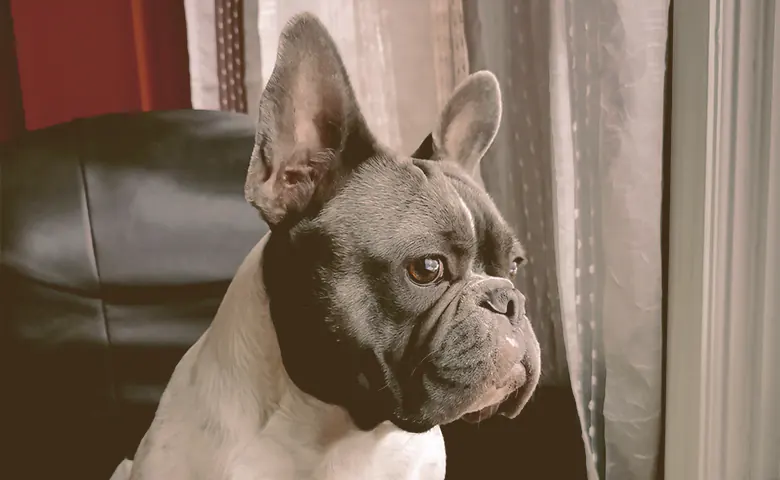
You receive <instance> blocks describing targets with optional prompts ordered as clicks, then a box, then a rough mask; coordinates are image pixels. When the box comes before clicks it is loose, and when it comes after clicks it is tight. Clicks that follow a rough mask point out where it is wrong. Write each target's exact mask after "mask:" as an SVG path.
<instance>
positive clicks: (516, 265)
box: [509, 258, 525, 278]
mask: <svg viewBox="0 0 780 480" xmlns="http://www.w3.org/2000/svg"><path fill="white" fill-rule="evenodd" d="M524 264H525V259H524V258H516V259H514V260H513V261H512V264H511V265H509V276H510V277H511V278H514V277H515V276H516V275H517V270H518V269H519V268H520V265H524Z"/></svg>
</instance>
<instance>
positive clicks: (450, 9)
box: [184, 0, 469, 153]
mask: <svg viewBox="0 0 780 480" xmlns="http://www.w3.org/2000/svg"><path fill="white" fill-rule="evenodd" d="M184 6H185V11H186V18H187V44H188V50H189V63H190V86H191V92H192V106H193V108H196V109H211V110H227V111H235V112H246V113H249V114H252V115H255V114H256V112H255V109H256V108H257V105H258V103H259V97H260V94H261V92H262V89H263V86H264V81H265V80H266V79H268V77H269V76H270V74H271V71H272V70H273V67H274V62H275V60H276V49H277V46H278V45H277V44H278V39H279V34H280V33H281V29H282V28H283V27H284V25H285V23H286V22H287V21H288V20H289V18H290V17H291V16H293V15H295V14H296V13H299V12H301V11H310V12H312V13H314V14H316V15H318V16H319V17H320V19H321V20H322V21H323V23H325V25H326V26H327V27H328V29H329V30H330V32H331V34H332V35H333V37H334V39H335V41H336V43H337V45H338V46H339V48H340V50H341V53H342V56H343V59H344V62H345V64H346V67H347V70H348V71H349V72H350V76H351V79H352V82H353V85H354V87H355V90H356V94H357V96H358V100H359V102H360V105H361V108H362V110H363V113H364V115H365V117H366V119H367V120H368V122H369V124H370V125H371V128H372V129H373V131H374V132H375V133H376V135H377V137H378V138H379V139H380V140H382V141H384V142H385V143H386V144H387V145H388V146H390V147H393V148H397V149H399V150H400V151H404V152H407V153H411V152H412V151H413V150H414V149H415V148H416V147H417V145H418V144H419V142H420V141H421V140H422V138H424V136H425V135H427V133H428V132H429V131H430V129H431V128H432V127H433V123H434V121H435V118H436V115H437V114H438V111H439V109H440V107H441V106H442V105H443V104H444V102H445V101H446V100H447V98H448V97H449V95H450V93H451V92H452V89H453V88H454V87H455V85H457V83H459V82H460V81H461V80H462V79H463V78H465V76H466V75H467V74H468V71H469V67H468V55H467V53H466V44H465V38H464V33H463V11H462V10H463V9H462V2H461V0H426V1H420V0H214V1H202V0H185V2H184Z"/></svg>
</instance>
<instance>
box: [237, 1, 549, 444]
mask: <svg viewBox="0 0 780 480" xmlns="http://www.w3.org/2000/svg"><path fill="white" fill-rule="evenodd" d="M500 117H501V99H500V92H499V87H498V83H497V81H496V79H495V77H494V76H493V75H492V74H491V73H488V72H479V73H475V74H473V75H471V76H470V77H468V79H466V80H465V81H464V82H463V83H462V84H461V85H460V86H459V87H458V88H457V89H456V91H455V92H454V93H453V95H452V98H451V99H450V100H449V102H448V103H447V105H446V106H445V108H444V109H443V111H442V112H441V114H440V116H439V119H438V122H437V124H436V125H435V127H434V129H433V132H432V133H431V134H430V135H429V136H428V137H427V138H426V139H425V140H424V141H423V143H422V145H421V146H420V148H419V149H418V150H417V152H415V153H414V154H413V155H412V156H411V157H409V156H404V155H399V154H396V153H393V152H391V151H389V150H388V149H387V148H385V147H383V146H382V145H381V144H380V143H379V142H378V141H376V140H375V139H374V137H373V135H372V134H371V132H370V131H369V129H368V127H367V125H366V122H365V120H364V118H363V116H362V115H361V113H360V109H359V108H358V105H357V102H356V100H355V97H354V94H353V91H352V87H351V85H350V82H349V79H348V77H347V72H346V71H345V69H344V66H343V64H342V62H341V59H340V57H339V53H338V51H337V49H336V46H335V45H334V42H333V40H332V39H331V37H330V36H329V35H328V33H327V31H326V30H325V28H324V27H323V25H322V24H321V23H320V22H319V21H318V20H317V19H316V18H315V17H313V16H311V15H309V14H302V15H299V16H297V17H295V18H294V19H293V20H292V21H291V22H290V23H289V24H288V25H287V26H286V28H285V29H284V31H283V33H282V35H281V40H280V43H279V54H278V57H277V60H276V66H275V68H274V71H273V74H272V76H271V78H270V79H269V81H268V84H267V86H266V88H265V91H264V92H263V95H262V99H261V102H260V118H259V122H258V128H257V136H256V140H255V146H254V151H253V152H252V159H251V163H250V166H249V173H248V176H247V181H246V197H247V200H248V201H249V202H250V203H251V204H252V205H253V206H255V207H256V208H257V209H258V210H259V211H260V213H261V215H262V217H263V218H264V219H265V221H266V222H267V223H268V224H269V226H270V228H271V235H270V237H269V239H268V243H267V245H266V248H265V252H264V259H263V277H264V282H265V285H266V289H267V294H268V298H269V301H270V309H271V317H272V319H273V322H274V326H275V329H276V332H277V335H278V337H279V343H280V348H281V352H282V359H283V362H284V365H285V368H286V370H287V372H288V374H289V375H290V377H291V379H292V380H293V381H294V382H295V383H296V385H297V386H298V387H299V388H301V389H302V390H303V391H305V392H307V393H309V394H311V395H313V396H314V397H316V398H318V399H320V400H322V401H324V402H327V403H332V404H338V405H341V406H343V407H344V408H346V409H347V411H348V412H349V413H350V415H351V416H352V418H353V420H354V421H355V423H356V424H357V425H358V426H359V427H360V428H363V429H370V428H372V427H374V426H375V425H377V424H378V423H380V422H382V421H385V420H390V421H392V422H393V423H395V424H396V425H398V426H399V427H401V428H403V429H405V430H407V431H412V432H421V431H425V430H427V429H430V428H431V427H433V426H435V425H440V424H444V423H448V422H452V421H454V420H457V419H459V418H465V419H472V420H473V419H482V418H485V417H488V416H490V415H492V414H494V413H501V414H503V415H505V416H508V417H514V416H516V415H517V414H518V413H519V412H520V410H521V409H522V407H523V406H524V405H525V403H526V402H527V401H528V398H529V397H530V396H531V394H532V392H533V390H534V389H535V388H536V385H537V383H538V380H539V373H540V357H539V344H538V342H537V340H536V337H535V335H534V332H533V330H532V329H531V325H530V323H529V321H528V319H527V318H526V316H525V309H524V301H525V300H524V297H523V295H522V294H521V293H520V292H519V291H518V290H517V289H515V287H514V285H513V283H512V277H513V276H514V274H515V273H516V270H517V268H518V267H519V266H520V265H521V264H522V263H523V262H524V258H523V257H524V253H523V250H522V248H521V246H520V245H519V243H518V242H517V240H516V239H515V237H514V236H513V233H512V231H511V229H510V228H509V227H508V225H507V223H506V222H505V221H504V219H503V218H502V217H501V215H500V213H499V212H498V210H497V209H496V207H495V205H494V204H493V202H492V201H491V199H490V198H489V197H488V195H487V194H486V193H485V192H484V191H483V190H482V188H480V186H478V184H477V183H475V182H474V180H473V179H472V178H471V174H472V173H473V172H474V171H475V169H476V168H477V166H478V164H479V161H480V159H481V158H482V156H483V155H484V153H485V151H486V150H487V149H488V147H489V146H490V144H491V143H492V141H493V138H494V136H495V134H496V131H497V130H498V126H499V122H500Z"/></svg>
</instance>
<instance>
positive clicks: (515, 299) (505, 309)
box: [480, 287, 523, 322]
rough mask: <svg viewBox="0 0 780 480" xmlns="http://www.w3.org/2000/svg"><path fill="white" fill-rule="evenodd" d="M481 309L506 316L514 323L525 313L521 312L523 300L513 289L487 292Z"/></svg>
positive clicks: (498, 289)
mask: <svg viewBox="0 0 780 480" xmlns="http://www.w3.org/2000/svg"><path fill="white" fill-rule="evenodd" d="M480 307H482V308H484V309H487V310H490V311H491V312H493V313H497V314H499V315H504V316H505V317H507V318H508V319H509V320H510V321H513V322H514V321H515V320H517V318H518V317H520V315H522V313H523V312H521V311H520V310H521V308H522V298H521V297H520V295H519V293H518V292H517V291H516V290H514V289H512V288H505V287H504V288H496V289H493V290H488V291H487V292H485V298H484V299H483V300H482V302H481V303H480Z"/></svg>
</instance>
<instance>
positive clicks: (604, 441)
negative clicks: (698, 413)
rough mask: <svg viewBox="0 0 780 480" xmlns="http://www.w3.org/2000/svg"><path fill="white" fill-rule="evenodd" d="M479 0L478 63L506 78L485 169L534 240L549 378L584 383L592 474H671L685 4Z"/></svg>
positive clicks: (469, 23)
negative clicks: (671, 175)
mask: <svg viewBox="0 0 780 480" xmlns="http://www.w3.org/2000/svg"><path fill="white" fill-rule="evenodd" d="M464 4H465V5H466V31H467V39H468V47H469V54H470V57H471V60H470V61H471V64H472V69H478V68H488V69H491V70H493V71H495V72H496V73H497V75H498V76H499V80H500V81H501V84H502V86H503V92H504V102H505V109H504V112H505V117H504V122H503V129H502V132H501V134H500V136H499V138H498V139H497V143H496V146H495V148H494V150H493V151H492V152H491V153H492V155H494V156H495V157H497V158H498V160H497V161H485V162H483V165H482V176H483V178H484V181H485V184H486V186H487V188H488V190H489V191H491V193H492V194H493V196H494V198H495V199H496V201H497V203H498V204H499V206H500V208H502V209H503V210H504V212H505V214H507V216H508V217H509V218H510V219H511V221H513V222H515V227H516V228H517V229H518V231H519V232H521V236H523V237H524V238H523V239H524V241H525V242H526V247H527V249H528V251H529V256H530V258H531V263H530V265H529V268H528V269H527V270H526V272H525V274H526V275H525V277H524V279H523V280H522V281H523V283H524V284H525V285H524V288H525V289H526V291H527V292H528V295H529V302H528V303H529V308H530V309H532V310H531V311H532V312H533V314H532V315H531V318H532V319H534V318H535V322H536V323H535V327H536V329H537V332H538V333H539V335H540V337H541V338H542V343H543V345H544V346H545V347H546V351H545V354H544V357H543V365H544V370H545V377H544V381H545V382H547V383H548V384H561V383H563V382H567V381H568V380H569V379H570V381H571V385H572V389H573V391H574V395H575V399H576V401H577V407H578V411H579V415H580V423H581V427H582V432H583V441H584V443H585V445H586V456H587V463H588V474H589V477H590V478H591V479H596V478H601V479H608V480H612V479H614V480H622V479H627V478H631V479H650V478H655V476H656V470H657V460H658V455H659V447H660V441H659V438H660V430H661V422H662V419H661V404H662V371H661V369H662V344H663V339H662V325H661V314H662V310H661V300H662V288H661V273H662V271H661V268H662V262H661V200H662V176H661V174H662V141H663V104H664V102H663V95H664V90H663V88H664V72H665V64H664V60H665V49H666V37H667V19H668V7H669V2H668V1H667V0H653V1H647V2H641V3H637V2H628V1H623V0H609V1H600V2H596V1H591V0H585V1H582V0H580V1H576V2H575V1H574V0H555V1H547V0H533V1H528V2H520V1H509V0H507V1H495V2H475V1H466V2H464Z"/></svg>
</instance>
